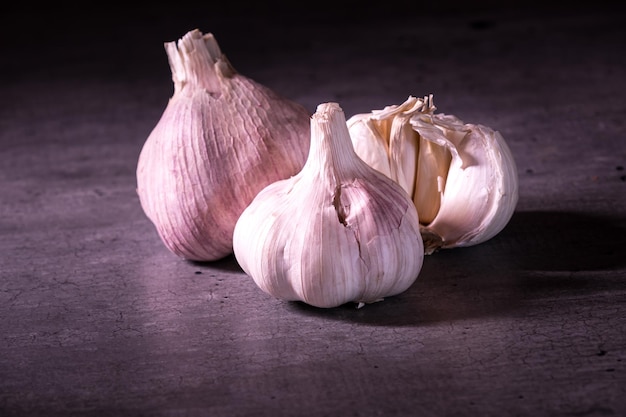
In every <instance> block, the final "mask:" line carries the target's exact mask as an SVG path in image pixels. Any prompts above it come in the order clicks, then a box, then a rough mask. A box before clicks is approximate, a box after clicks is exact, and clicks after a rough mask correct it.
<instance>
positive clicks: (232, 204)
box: [137, 30, 310, 261]
mask: <svg viewBox="0 0 626 417" xmlns="http://www.w3.org/2000/svg"><path fill="white" fill-rule="evenodd" d="M165 49H166V52H167V55H168V60H169V65H170V68H171V72H172V80H173V82H174V93H173V95H172V97H171V98H170V100H169V102H168V104H167V107H166V108H165V111H164V112H163V115H162V116H161V118H160V120H159V121H158V123H157V125H156V126H155V127H154V129H153V131H152V132H151V133H150V135H149V136H148V138H147V140H146V142H145V144H144V146H143V148H142V150H141V153H140V155H139V161H138V164H137V193H138V195H139V198H140V202H141V206H142V208H143V210H144V212H145V214H146V215H147V217H148V218H149V219H150V220H151V221H152V222H153V223H154V225H155V226H156V229H157V231H158V233H159V235H160V237H161V239H162V240H163V242H164V243H165V245H166V246H167V248H168V249H170V250H171V251H172V252H173V253H175V254H176V255H178V256H180V257H182V258H185V259H189V260H195V261H213V260H217V259H220V258H223V257H225V256H227V255H229V254H231V253H232V233H233V229H234V227H235V223H236V221H237V219H238V218H239V215H240V214H241V212H242V211H243V209H244V208H245V207H246V206H247V205H248V204H249V203H250V202H251V201H252V199H253V198H254V197H255V196H256V194H257V193H258V192H259V191H260V190H261V189H262V188H263V187H265V186H266V185H268V184H270V183H272V182H274V181H276V180H279V179H283V178H288V177H290V176H292V175H295V174H296V173H297V172H299V171H300V169H301V168H302V166H303V165H304V162H305V161H306V157H307V154H308V150H309V138H310V126H309V123H310V113H309V112H308V111H307V110H306V109H305V108H304V107H302V106H301V105H299V104H296V103H294V102H292V101H289V100H287V99H285V98H283V97H280V96H279V95H278V94H276V93H274V92H273V91H271V90H270V89H269V88H267V87H264V86H262V85H260V84H258V83H256V82H255V81H253V80H251V79H249V78H247V77H244V76H243V75H240V74H238V73H237V72H236V71H235V69H234V68H233V67H232V66H231V64H230V63H229V61H228V60H227V59H226V57H225V56H224V55H223V54H222V52H221V50H220V48H219V46H218V44H217V41H216V40H215V38H214V36H213V35H212V34H206V35H203V34H202V33H201V32H200V31H198V30H192V31H190V32H188V33H187V34H186V35H185V36H183V37H182V38H181V39H180V40H179V41H178V43H176V42H168V43H166V44H165Z"/></svg>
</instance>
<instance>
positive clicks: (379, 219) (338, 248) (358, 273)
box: [233, 103, 424, 308]
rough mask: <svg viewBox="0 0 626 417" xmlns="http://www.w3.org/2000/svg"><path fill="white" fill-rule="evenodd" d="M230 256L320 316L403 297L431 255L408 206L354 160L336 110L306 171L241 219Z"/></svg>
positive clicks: (323, 115) (324, 119)
mask: <svg viewBox="0 0 626 417" xmlns="http://www.w3.org/2000/svg"><path fill="white" fill-rule="evenodd" d="M233 249H234V254H235V257H236V259H237V261H238V263H239V265H240V266H241V268H242V269H243V270H244V271H245V272H246V273H247V274H248V275H250V276H251V277H252V279H253V280H254V281H255V283H256V284H257V285H258V286H259V287H260V288H261V289H262V290H263V291H265V292H266V293H268V294H270V295H272V296H274V297H276V298H279V299H283V300H291V301H296V300H299V301H303V302H305V303H307V304H310V305H313V306H316V307H322V308H330V307H336V306H339V305H342V304H345V303H348V302H355V303H358V305H359V306H361V305H363V304H367V303H372V302H375V301H379V300H381V299H383V298H385V297H389V296H393V295H396V294H399V293H401V292H403V291H405V290H406V289H408V288H409V287H410V286H411V285H412V284H413V282H414V281H415V280H416V279H417V276H418V275H419V272H420V270H421V267H422V262H423V255H424V252H423V250H424V248H423V243H422V239H421V235H420V231H419V220H418V217H417V210H416V209H415V206H414V205H413V203H412V201H411V199H410V197H409V196H408V194H407V193H406V192H404V190H403V189H402V188H401V187H400V186H399V185H398V184H397V183H395V182H394V181H393V180H391V179H390V178H388V177H387V176H385V175H383V174H381V173H380V172H378V171H376V170H375V169H373V168H371V167H370V166H368V165H367V164H365V163H364V162H363V161H362V160H361V159H360V158H359V157H358V156H357V155H356V153H355V152H354V149H353V147H352V143H351V140H350V136H349V133H348V129H347V125H346V119H345V115H344V113H343V111H342V110H341V108H340V107H339V105H338V104H337V103H323V104H320V105H319V106H318V107H317V111H316V113H315V114H314V115H313V117H312V118H311V145H310V152H309V156H308V159H307V162H306V164H305V165H304V167H303V169H302V170H301V171H300V172H299V173H298V174H297V175H295V176H293V177H292V178H289V179H284V180H281V181H277V182H275V183H273V184H270V185H269V186H267V187H265V188H264V189H263V190H262V191H261V192H260V193H259V194H258V195H257V196H256V198H255V199H254V200H253V201H252V203H250V205H249V206H248V207H247V208H246V209H245V210H244V211H243V213H242V214H241V216H240V217H239V220H238V221H237V224H236V226H235V231H234V235H233Z"/></svg>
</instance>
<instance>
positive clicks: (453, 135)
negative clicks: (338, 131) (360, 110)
mask: <svg viewBox="0 0 626 417" xmlns="http://www.w3.org/2000/svg"><path fill="white" fill-rule="evenodd" d="M435 110H436V107H435V106H434V104H433V97H432V95H431V96H427V97H424V98H415V97H411V96H410V97H409V98H408V99H407V100H406V101H405V102H404V103H402V104H401V105H392V106H387V107H385V108H384V109H383V110H374V111H372V112H371V113H364V114H357V115H354V116H352V117H351V118H350V119H348V121H347V124H348V128H349V131H350V135H351V139H352V141H353V145H354V149H355V151H356V153H357V154H358V155H359V156H360V157H361V158H362V159H363V160H364V161H365V162H367V163H368V164H369V165H370V166H372V167H374V168H376V169H377V170H379V171H380V172H382V173H384V174H385V175H387V176H388V177H390V178H392V179H393V180H394V181H396V182H397V183H398V184H400V185H401V186H402V187H403V188H404V190H405V191H406V192H407V193H408V194H409V195H410V196H411V197H412V198H413V201H414V204H415V206H416V208H417V212H418V214H419V219H420V223H421V225H422V237H423V239H424V245H425V252H426V253H427V254H429V253H432V252H433V251H435V250H437V249H439V248H454V247H461V246H471V245H476V244H478V243H481V242H484V241H486V240H488V239H491V238H492V237H494V236H495V235H496V234H498V233H499V232H500V231H502V229H503V228H504V227H505V226H506V224H507V223H508V222H509V220H510V219H511V217H512V215H513V212H514V210H515V207H516V205H517V201H518V177H517V167H516V164H515V160H514V159H513V155H512V154H511V151H510V149H509V147H508V145H507V144H506V142H505V140H504V139H503V137H502V135H501V134H500V133H499V132H497V131H494V130H493V129H491V128H489V127H487V126H483V125H480V124H466V123H464V122H463V121H461V120H460V119H459V118H457V117H456V116H453V115H446V114H439V113H435Z"/></svg>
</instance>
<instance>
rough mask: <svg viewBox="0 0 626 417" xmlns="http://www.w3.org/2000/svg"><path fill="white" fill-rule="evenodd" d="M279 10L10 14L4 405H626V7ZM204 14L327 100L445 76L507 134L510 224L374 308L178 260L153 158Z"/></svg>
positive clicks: (163, 409) (371, 104) (206, 409)
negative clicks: (148, 200)
mask: <svg viewBox="0 0 626 417" xmlns="http://www.w3.org/2000/svg"><path fill="white" fill-rule="evenodd" d="M316 5H317V6H316ZM280 6H281V5H280V4H278V3H274V4H272V6H267V8H263V7H261V6H253V4H252V3H250V4H245V3H244V4H243V5H242V3H238V6H235V5H234V4H233V5H222V6H221V7H219V8H215V7H213V8H212V7H211V6H193V7H192V6H187V7H185V6H183V5H173V6H171V10H170V9H169V8H166V7H162V6H155V7H152V8H148V9H145V8H138V7H137V8H132V7H129V8H126V9H123V10H122V9H119V10H112V9H108V8H106V7H105V6H99V7H96V8H94V9H90V11H89V12H88V11H82V10H77V9H72V8H69V7H68V8H65V9H63V8H60V9H55V10H52V9H50V10H43V11H42V10H37V12H35V11H31V10H29V9H28V8H27V7H28V6H26V5H18V6H13V8H9V9H7V11H6V12H5V13H3V14H2V17H1V18H0V23H1V25H0V26H1V27H2V29H1V30H2V32H1V35H2V39H1V42H2V43H1V44H0V46H1V47H2V49H1V50H2V54H3V58H2V60H1V65H2V67H1V69H0V72H1V74H2V77H1V79H0V97H2V102H1V104H0V190H1V197H0V260H1V266H0V275H1V279H0V415H2V416H87V415H89V416H92V415H93V416H101V415H110V416H229V417H236V416H261V415H268V416H269V415H285V416H396V415H397V416H409V415H410V416H422V417H425V416H436V417H439V416H464V415H471V416H479V415H480V416H530V415H532V416H544V415H545V416H622V415H626V399H625V398H626V397H625V395H626V392H625V391H626V366H625V362H626V324H625V320H624V319H625V317H626V278H625V277H626V255H625V251H624V247H625V244H626V171H625V167H626V146H625V135H626V124H625V123H626V122H625V120H626V100H625V99H624V97H626V54H625V53H624V45H626V28H625V24H626V15H625V14H624V13H623V12H622V11H621V10H620V9H618V8H617V7H612V6H610V5H607V4H603V3H594V4H588V5H583V6H579V5H571V6H570V7H568V8H567V9H561V8H558V7H556V6H548V5H542V4H541V3H539V2H527V3H521V2H520V3H519V4H518V3H513V5H512V6H510V5H509V6H510V7H509V6H507V7H504V6H498V3H496V2H483V3H478V4H473V5H472V6H467V5H462V4H453V3H448V4H440V5H435V4H430V5H424V6H423V7H422V8H420V7H419V6H417V5H415V4H412V3H409V2H406V3H402V2H400V3H396V6H395V7H397V9H394V5H393V4H392V3H389V4H386V5H384V7H383V6H382V5H381V6H376V7H380V8H381V9H372V10H369V9H367V8H366V7H365V6H362V5H360V6H359V4H358V3H356V2H354V3H352V5H351V7H352V8H351V9H350V8H348V10H351V11H352V12H351V13H348V12H339V11H336V10H334V8H333V6H332V4H330V3H319V4H317V3H316V4H312V5H311V10H303V9H298V8H296V7H293V6H292V7H285V6H284V5H283V7H280ZM74 15H77V17H73V16H74ZM193 28H199V29H200V30H202V31H203V32H213V33H214V34H215V36H216V38H217V40H218V42H219V43H220V46H221V47H222V50H223V51H224V52H225V53H226V54H227V55H228V57H229V58H230V60H231V62H232V63H233V65H234V67H235V68H236V69H238V70H239V72H241V73H242V74H244V75H247V76H249V77H251V78H253V79H255V80H256V81H258V82H261V83H263V84H265V85H267V86H269V87H270V88H273V89H275V90H276V91H278V92H280V93H281V94H284V95H286V96H287V97H290V98H292V99H294V100H296V101H299V102H301V103H302V104H304V105H305V106H307V108H309V109H310V110H311V111H313V110H314V109H315V106H316V105H317V104H319V103H321V102H325V101H337V102H338V103H339V104H340V105H341V106H342V107H343V109H344V111H345V112H346V114H347V115H348V116H349V115H352V114H354V113H358V112H364V111H369V110H372V109H378V108H382V107H384V106H385V105H388V104H398V103H401V102H402V101H404V99H406V97H407V96H408V95H416V96H422V95H426V94H429V93H433V94H434V96H435V103H436V105H437V107H438V109H439V111H440V112H443V113H449V114H455V115H457V116H458V117H460V118H461V119H463V120H465V121H466V122H473V123H482V124H485V125H488V126H491V127H493V128H494V129H496V130H499V131H500V132H501V133H502V134H503V136H504V137H505V138H506V139H507V142H508V144H509V146H510V147H511V149H512V151H513V153H514V156H515V158H516V162H517V164H518V171H519V179H520V200H519V205H518V208H517V210H516V212H515V214H514V216H513V218H512V219H511V222H510V223H509V225H508V226H507V227H506V228H505V229H504V230H503V231H502V232H501V233H500V234H499V235H498V236H496V237H495V238H493V239H492V240H490V241H488V242H485V243H483V244H481V245H478V246H475V247H471V248H463V249H454V250H449V251H442V252H438V253H435V254H433V255H431V256H429V257H427V258H426V260H425V263H424V268H423V270H422V273H421V274H420V277H419V278H418V280H417V282H416V283H415V284H414V285H413V286H412V287H411V288H410V289H409V290H408V291H406V292H405V293H403V294H401V295H399V296H396V297H392V298H389V299H386V300H385V301H383V302H381V303H377V304H372V305H368V306H366V307H365V308H362V309H358V310H357V309H355V308H354V306H353V305H346V306H342V307H339V308H335V309H329V310H320V309H316V308H313V307H309V306H306V305H303V304H300V303H292V302H283V301H279V300H275V299H273V298H271V297H269V296H267V295H265V294H264V293H262V292H261V290H260V289H259V288H258V287H256V286H255V284H254V282H253V281H252V280H251V279H250V278H249V277H247V276H246V275H245V274H244V273H243V272H242V271H241V269H240V268H239V266H238V265H237V263H236V262H235V260H234V258H233V257H229V258H226V259H224V260H221V261H218V262H214V263H207V264H199V263H190V262H186V261H183V260H180V259H178V258H176V257H175V256H174V255H172V254H171V253H170V252H168V251H167V250H166V249H165V247H164V245H162V243H161V242H160V240H159V238H158V236H157V235H156V232H155V229H154V228H153V226H152V225H151V224H150V222H149V221H148V219H147V218H146V217H145V216H144V214H143V212H142V210H141V207H140V205H139V201H138V199H137V196H136V194H135V167H136V162H137V157H138V154H139V151H140V149H141V146H142V145H143V142H144V141H145V139H146V137H147V135H148V134H149V133H150V131H151V129H152V127H154V125H155V124H156V122H157V120H158V118H159V117H160V115H161V113H162V111H163V110H164V108H165V105H166V103H167V100H168V99H169V97H170V96H171V94H172V91H173V86H172V83H171V79H170V72H169V67H168V64H167V58H166V55H165V52H164V50H163V42H165V41H170V40H175V39H177V38H179V37H180V36H182V35H183V34H184V33H186V31H188V30H190V29H193Z"/></svg>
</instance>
